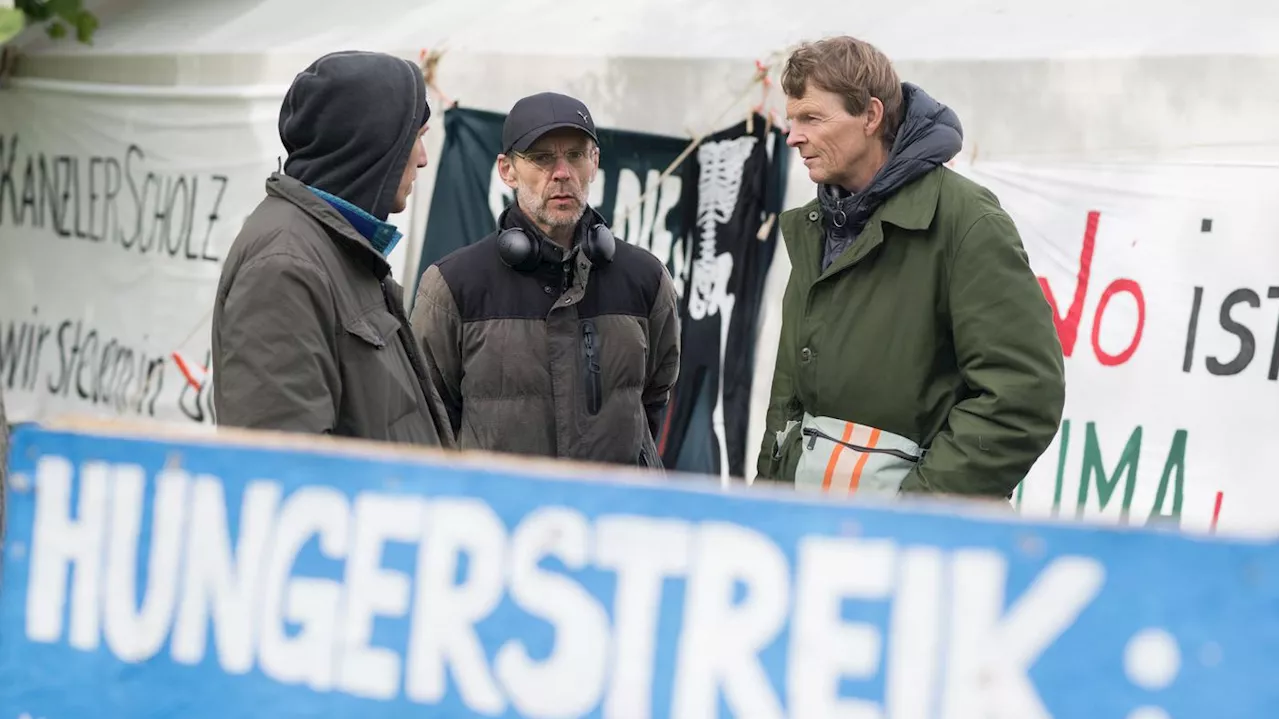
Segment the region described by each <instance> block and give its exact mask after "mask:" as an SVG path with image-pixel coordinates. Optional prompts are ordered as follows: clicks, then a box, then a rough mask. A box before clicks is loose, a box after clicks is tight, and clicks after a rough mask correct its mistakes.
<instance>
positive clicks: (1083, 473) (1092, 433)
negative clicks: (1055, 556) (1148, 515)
mask: <svg viewBox="0 0 1280 719" xmlns="http://www.w3.org/2000/svg"><path fill="white" fill-rule="evenodd" d="M1141 450H1142V427H1141V426H1138V427H1135V428H1134V429H1133V433H1132V434H1130V435H1129V441H1128V442H1127V443H1126V444H1125V446H1124V453H1123V454H1121V455H1120V463H1119V464H1117V465H1116V468H1115V471H1114V472H1112V473H1111V476H1110V478H1107V474H1106V468H1105V467H1104V466H1103V463H1102V448H1101V447H1099V446H1098V432H1097V430H1096V428H1095V424H1094V423H1093V422H1088V423H1086V424H1085V440H1084V461H1083V462H1082V463H1081V468H1080V493H1079V496H1078V497H1077V501H1076V518H1077V519H1079V518H1081V517H1083V516H1084V505H1085V502H1086V501H1087V500H1088V498H1089V477H1090V475H1092V476H1093V477H1094V479H1095V480H1096V482H1097V486H1098V509H1100V510H1101V509H1106V506H1107V504H1108V503H1109V502H1110V501H1111V495H1112V494H1114V493H1115V489H1116V483H1117V482H1119V481H1120V476H1121V474H1124V473H1125V472H1126V470H1127V476H1126V477H1125V485H1124V499H1123V501H1122V502H1121V504H1120V522H1121V524H1128V522H1129V506H1130V505H1131V504H1132V503H1133V487H1134V484H1135V482H1136V481H1137V477H1138V456H1139V454H1140V453H1141Z"/></svg>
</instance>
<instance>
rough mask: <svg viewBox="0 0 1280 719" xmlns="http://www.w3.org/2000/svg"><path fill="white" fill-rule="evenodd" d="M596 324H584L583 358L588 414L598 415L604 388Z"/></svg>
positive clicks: (587, 322) (587, 321)
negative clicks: (601, 384)
mask: <svg viewBox="0 0 1280 719" xmlns="http://www.w3.org/2000/svg"><path fill="white" fill-rule="evenodd" d="M596 338H597V335H596V323H595V322H593V321H591V320H584V321H583V323H582V358H583V360H584V364H585V365H586V366H585V370H586V371H585V373H584V374H583V382H584V384H585V385H586V391H587V412H588V413H589V414H596V413H597V412H599V411H600V402H601V396H600V395H601V394H602V393H603V388H602V387H601V386H600V348H599V346H598V345H597V342H596Z"/></svg>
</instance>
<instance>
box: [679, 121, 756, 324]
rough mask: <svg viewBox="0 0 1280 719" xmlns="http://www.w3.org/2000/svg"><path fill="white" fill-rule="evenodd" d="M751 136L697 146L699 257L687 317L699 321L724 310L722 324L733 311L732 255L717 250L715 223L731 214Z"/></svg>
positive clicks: (694, 267) (740, 184)
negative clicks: (698, 169)
mask: <svg viewBox="0 0 1280 719" xmlns="http://www.w3.org/2000/svg"><path fill="white" fill-rule="evenodd" d="M755 145H756V138H755V137H752V136H750V135H748V136H745V137H737V138H734V139H731V140H721V141H720V142H708V143H706V144H704V145H703V146H702V147H699V148H698V164H699V167H700V172H699V174H698V230H699V232H700V235H701V241H700V242H699V243H698V257H697V259H695V260H694V262H693V273H692V275H693V277H692V280H691V282H690V285H691V286H690V295H689V316H690V317H692V318H693V319H694V320H701V319H704V318H706V317H708V316H711V315H714V314H716V313H717V312H719V311H720V310H721V309H723V310H724V314H725V319H724V323H725V326H726V327H727V326H728V317H729V315H731V314H732V312H733V296H732V295H730V294H729V292H728V288H729V278H730V277H732V275H733V255H732V254H730V253H728V252H721V253H719V254H717V253H716V249H717V248H716V226H717V225H720V224H724V223H726V222H728V221H729V220H730V218H732V217H733V208H734V207H735V206H737V204H738V191H739V189H741V186H742V166H743V165H744V164H745V163H746V161H747V158H748V157H750V156H751V151H752V150H753V149H754V148H755Z"/></svg>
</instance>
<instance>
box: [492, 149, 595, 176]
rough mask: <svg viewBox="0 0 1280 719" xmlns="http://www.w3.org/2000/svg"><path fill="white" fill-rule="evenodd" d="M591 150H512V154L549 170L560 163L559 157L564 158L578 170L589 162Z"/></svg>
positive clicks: (592, 150)
mask: <svg viewBox="0 0 1280 719" xmlns="http://www.w3.org/2000/svg"><path fill="white" fill-rule="evenodd" d="M593 152H595V149H594V148H593V149H591V150H569V151H568V152H566V153H564V154H563V155H561V154H558V153H555V152H541V151H539V152H512V154H513V155H515V156H517V157H520V158H522V159H525V160H528V161H529V162H532V163H533V164H535V165H537V166H538V167H540V168H542V169H543V170H547V171H550V170H553V169H555V167H556V165H558V164H560V159H561V158H564V161H565V162H567V163H569V167H572V168H574V169H576V170H580V169H582V168H584V167H586V166H587V164H588V163H590V162H591V156H592V153H593Z"/></svg>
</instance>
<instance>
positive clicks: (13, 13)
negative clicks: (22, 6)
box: [0, 8, 27, 45]
mask: <svg viewBox="0 0 1280 719" xmlns="http://www.w3.org/2000/svg"><path fill="white" fill-rule="evenodd" d="M26 25H27V18H26V16H25V15H23V14H22V11H21V10H18V9H16V8H4V9H0V45H3V44H5V43H6V42H8V41H9V38H11V37H14V36H15V35H17V34H18V33H20V32H22V28H24V27H26Z"/></svg>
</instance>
